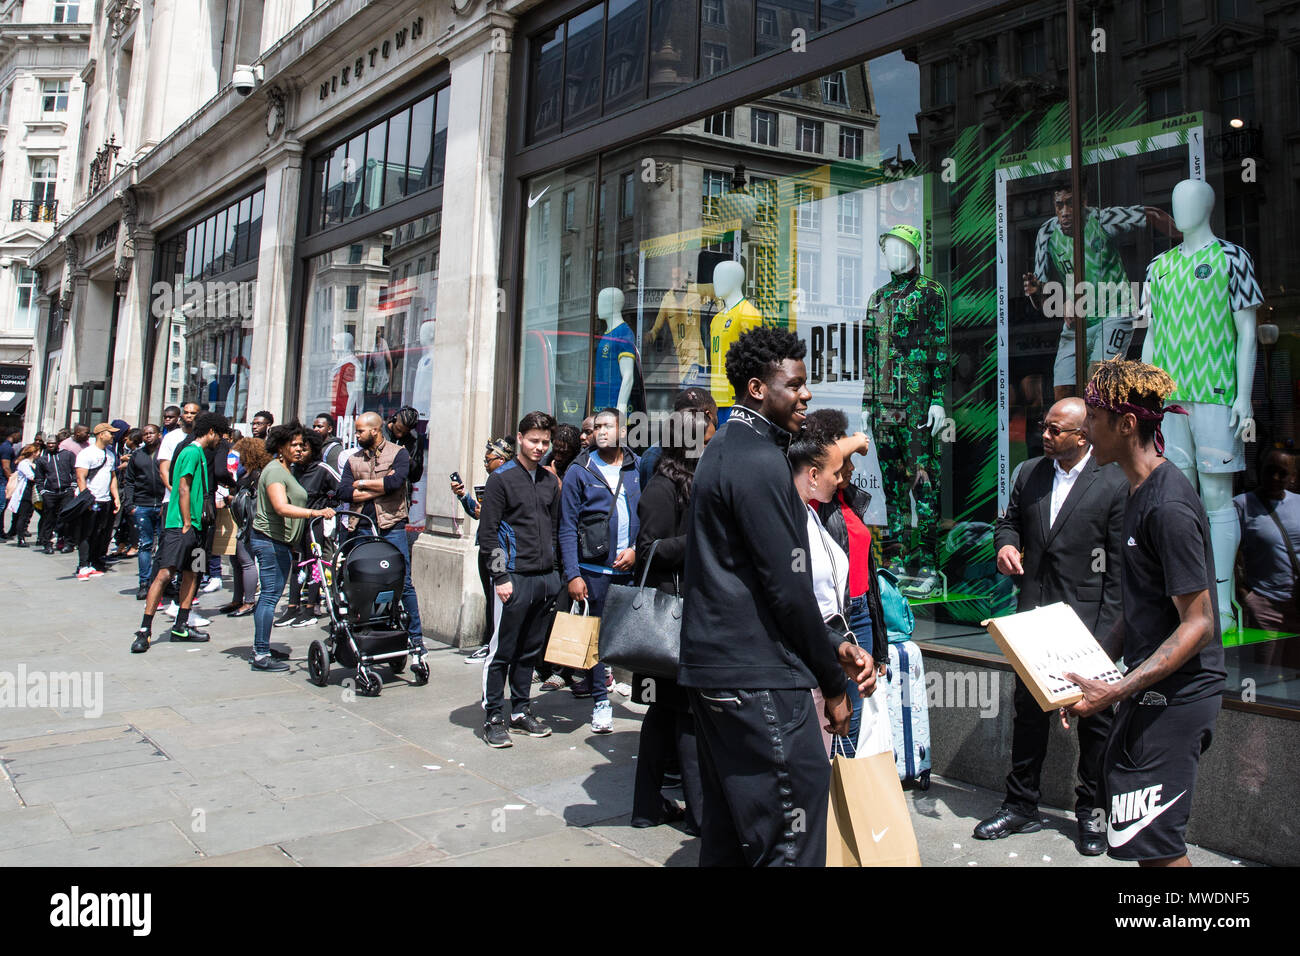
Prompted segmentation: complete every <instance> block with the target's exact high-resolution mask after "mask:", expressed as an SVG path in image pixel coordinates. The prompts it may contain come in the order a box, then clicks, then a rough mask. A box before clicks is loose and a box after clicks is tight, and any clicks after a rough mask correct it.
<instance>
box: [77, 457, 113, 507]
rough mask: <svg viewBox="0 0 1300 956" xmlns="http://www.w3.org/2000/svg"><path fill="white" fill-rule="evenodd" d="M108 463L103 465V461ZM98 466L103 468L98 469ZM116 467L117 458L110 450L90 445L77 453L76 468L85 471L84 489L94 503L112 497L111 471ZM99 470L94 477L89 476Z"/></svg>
mask: <svg viewBox="0 0 1300 956" xmlns="http://www.w3.org/2000/svg"><path fill="white" fill-rule="evenodd" d="M105 458H107V459H108V463H107V464H104V459H105ZM100 465H104V467H102V468H100V467H99V466H100ZM116 466H117V456H116V455H114V454H113V450H112V449H111V448H103V449H100V448H96V447H95V446H94V445H91V446H90V447H89V448H83V449H81V451H79V452H77V465H76V467H78V468H84V469H86V478H87V481H86V487H87V488H88V489H90V493H91V494H92V495H94V496H95V500H96V501H108V500H110V499H111V498H112V497H113V494H112V491H111V487H112V484H113V469H114V468H115V467H116ZM96 468H99V471H97V472H95V474H94V475H92V474H90V473H91V472H92V471H95V469H96Z"/></svg>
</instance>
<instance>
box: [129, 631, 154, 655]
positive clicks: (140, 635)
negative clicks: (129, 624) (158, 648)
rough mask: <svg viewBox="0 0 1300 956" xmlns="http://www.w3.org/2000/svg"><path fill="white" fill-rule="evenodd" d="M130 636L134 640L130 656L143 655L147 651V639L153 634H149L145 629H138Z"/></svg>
mask: <svg viewBox="0 0 1300 956" xmlns="http://www.w3.org/2000/svg"><path fill="white" fill-rule="evenodd" d="M131 636H132V637H134V638H135V640H134V641H132V642H131V653H132V654H143V653H144V652H145V651H147V650H149V638H151V637H152V636H153V634H152V633H150V631H149V629H148V628H147V627H142V628H140V629H139V630H138V631H136V632H135V633H134V634H133V635H131Z"/></svg>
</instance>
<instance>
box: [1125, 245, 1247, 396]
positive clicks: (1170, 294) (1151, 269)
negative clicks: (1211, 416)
mask: <svg viewBox="0 0 1300 956" xmlns="http://www.w3.org/2000/svg"><path fill="white" fill-rule="evenodd" d="M1143 298H1144V300H1145V308H1144V310H1143V311H1144V314H1145V315H1146V316H1147V317H1148V318H1149V319H1150V321H1151V329H1150V332H1149V334H1151V335H1153V336H1154V337H1155V338H1154V340H1153V343H1152V345H1153V348H1152V359H1151V360H1152V363H1153V364H1155V365H1158V366H1160V367H1161V368H1163V369H1164V370H1165V371H1166V372H1168V373H1169V375H1170V377H1172V378H1173V380H1174V382H1175V383H1176V384H1177V386H1178V388H1177V390H1176V391H1175V392H1174V394H1173V395H1172V396H1170V401H1184V402H1208V403H1210V404H1213V405H1231V404H1232V403H1233V402H1234V401H1236V400H1237V325H1236V323H1235V322H1234V321H1233V318H1232V314H1233V313H1234V312H1237V311H1240V310H1242V309H1250V308H1254V307H1255V306H1258V305H1261V304H1262V303H1263V301H1264V295H1263V293H1262V292H1260V289H1259V283H1258V282H1257V281H1256V280H1255V264H1254V262H1253V261H1252V260H1251V258H1250V253H1248V252H1247V251H1246V250H1245V249H1243V248H1241V246H1238V245H1236V244H1235V243H1231V242H1228V241H1226V240H1224V239H1215V240H1214V241H1213V242H1211V243H1210V244H1209V245H1208V246H1205V247H1204V248H1203V249H1198V250H1197V251H1196V252H1194V253H1192V254H1191V255H1184V254H1183V251H1182V246H1175V247H1174V248H1173V249H1170V250H1169V251H1167V252H1162V253H1161V254H1160V255H1158V256H1156V257H1155V258H1154V259H1152V260H1151V263H1150V264H1149V265H1148V266H1147V279H1146V287H1145V288H1144V289H1143ZM1247 387H1249V384H1248V385H1247Z"/></svg>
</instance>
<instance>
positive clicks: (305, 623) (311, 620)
mask: <svg viewBox="0 0 1300 956" xmlns="http://www.w3.org/2000/svg"><path fill="white" fill-rule="evenodd" d="M315 623H316V615H315V614H314V613H313V612H311V611H309V610H307V609H306V608H303V609H302V610H301V611H299V612H298V616H297V617H295V618H294V619H293V620H292V621H290V622H289V626H290V627H311V626H312V625H313V624H315Z"/></svg>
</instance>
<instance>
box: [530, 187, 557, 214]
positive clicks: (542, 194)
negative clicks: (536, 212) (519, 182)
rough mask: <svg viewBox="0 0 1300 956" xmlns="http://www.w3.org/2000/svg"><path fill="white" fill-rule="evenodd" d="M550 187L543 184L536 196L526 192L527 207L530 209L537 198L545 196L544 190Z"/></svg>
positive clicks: (535, 203)
mask: <svg viewBox="0 0 1300 956" xmlns="http://www.w3.org/2000/svg"><path fill="white" fill-rule="evenodd" d="M550 188H551V187H550V186H543V187H542V191H541V192H539V193H538V194H537V195H536V196H534V195H533V194H532V193H531V192H530V193H529V194H528V208H529V209H532V208H533V207H534V206H536V205H537V202H538V200H539V199H541V198H542V197H543V196H545V195H546V190H548V189H550Z"/></svg>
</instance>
